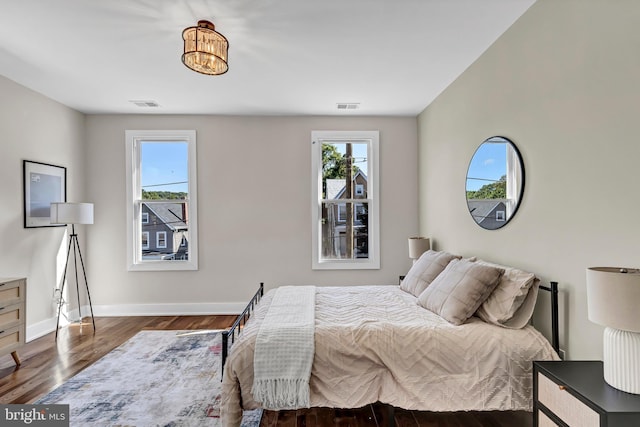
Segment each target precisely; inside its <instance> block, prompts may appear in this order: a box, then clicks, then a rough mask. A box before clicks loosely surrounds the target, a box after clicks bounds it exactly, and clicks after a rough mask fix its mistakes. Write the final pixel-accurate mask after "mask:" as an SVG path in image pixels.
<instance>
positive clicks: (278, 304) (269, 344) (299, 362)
mask: <svg viewBox="0 0 640 427" xmlns="http://www.w3.org/2000/svg"><path fill="white" fill-rule="evenodd" d="M315 296H316V288H315V286H283V287H280V288H277V289H276V293H275V295H274V297H273V301H272V303H271V306H270V307H269V311H268V312H267V314H266V316H265V318H264V322H263V323H262V325H261V326H260V330H259V331H258V336H257V338H256V348H255V353H254V357H253V364H254V379H253V389H252V391H251V392H252V394H253V398H254V399H255V400H256V401H257V402H261V403H262V406H263V407H264V408H266V409H297V408H309V407H310V406H311V405H310V403H309V402H310V400H309V377H310V376H311V365H312V363H313V354H314V351H315V346H314V329H315V299H316V298H315Z"/></svg>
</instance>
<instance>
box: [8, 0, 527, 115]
mask: <svg viewBox="0 0 640 427" xmlns="http://www.w3.org/2000/svg"><path fill="white" fill-rule="evenodd" d="M534 2H535V0H55V1H53V0H0V75H3V76H5V77H8V78H9V79H11V80H14V81H16V82H18V83H20V84H22V85H24V86H26V87H28V88H31V89H33V90H34V91H36V92H39V93H42V94H44V95H46V96H48V97H50V98H53V99H54V100H56V101H59V102H60V103H62V104H65V105H67V106H69V107H71V108H74V109H76V110H79V111H82V112H85V113H160V114H242V115H331V114H341V115H409V116H415V115H417V114H419V113H420V112H421V111H422V110H423V109H424V108H425V107H426V106H427V105H428V104H429V103H430V102H431V101H433V100H434V99H435V98H436V97H437V96H438V94H440V93H441V92H442V91H443V90H444V89H445V88H446V87H447V86H448V85H449V84H450V83H451V82H453V81H454V80H455V79H456V78H457V77H458V76H459V75H460V74H461V73H462V72H463V71H464V70H465V69H466V68H467V67H468V66H469V65H471V63H473V61H475V60H476V59H477V58H478V57H479V56H480V55H481V54H482V53H483V52H484V51H485V50H486V49H487V48H488V47H489V46H490V45H491V44H492V43H493V42H494V41H495V40H496V39H497V38H498V37H499V36H500V35H501V34H502V33H503V32H504V31H505V30H506V29H507V28H508V27H509V26H511V25H512V24H513V22H515V20H516V19H518V17H520V16H521V15H522V14H523V13H524V12H525V11H526V10H527V9H528V8H529V7H530V6H531V5H532V4H533V3H534ZM200 19H207V20H210V21H212V22H213V23H214V24H215V26H216V30H217V31H219V32H220V33H222V34H223V35H224V36H225V37H227V39H228V40H229V45H230V47H229V71H228V72H227V73H226V74H224V75H221V76H206V75H201V74H198V73H196V72H193V71H191V70H189V69H188V68H186V67H185V66H184V65H183V64H182V62H181V61H180V56H181V54H182V48H183V46H182V43H183V42H182V30H183V29H184V28H185V27H189V26H194V25H196V23H197V21H198V20H200ZM132 100H153V101H156V102H157V103H158V104H159V105H160V106H159V107H157V108H140V107H137V106H135V105H134V104H133V103H131V102H130V101H132ZM345 102H349V103H359V104H360V105H359V107H360V108H359V109H357V110H346V111H345V110H338V109H337V107H336V104H338V103H345Z"/></svg>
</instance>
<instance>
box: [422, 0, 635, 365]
mask: <svg viewBox="0 0 640 427" xmlns="http://www.w3.org/2000/svg"><path fill="white" fill-rule="evenodd" d="M638 22H640V3H638V2H637V1H632V0H616V1H605V0H588V1H585V0H563V1H553V0H539V1H538V2H537V3H535V4H534V5H533V6H532V7H531V8H530V9H529V10H528V11H527V12H526V13H525V14H524V15H523V16H522V17H521V18H520V19H519V20H518V21H517V22H516V23H515V24H514V25H513V26H512V27H511V28H510V29H509V30H508V31H507V32H506V33H505V34H504V35H503V36H502V37H500V38H499V39H498V40H497V41H496V42H495V43H494V45H493V46H492V47H490V48H489V49H488V50H487V51H486V52H485V53H484V54H483V55H482V56H481V57H480V58H479V59H478V60H477V61H476V62H475V63H474V64H473V65H472V66H471V67H469V68H468V69H467V71H466V72H465V73H463V74H462V75H461V76H460V77H459V78H458V79H457V80H456V81H455V82H454V83H453V84H451V85H450V87H449V88H447V89H446V90H445V91H444V92H443V93H442V94H441V95H440V96H439V97H438V98H437V99H436V101H435V102H433V103H432V104H431V105H430V106H429V107H428V108H426V109H425V110H424V112H423V113H422V114H420V116H419V118H418V121H419V179H418V182H419V185H420V188H419V193H420V230H421V234H423V235H427V236H430V237H431V238H432V239H433V241H434V244H435V246H436V247H438V248H440V249H446V250H449V251H452V252H456V253H460V254H462V255H465V256H469V255H477V256H480V257H482V258H486V259H487V260H491V261H496V262H501V263H505V264H509V265H513V266H517V267H521V268H524V269H528V270H530V271H533V272H535V273H536V274H538V275H539V276H540V277H541V278H542V279H544V280H546V281H548V280H557V281H558V282H559V283H560V287H561V290H562V295H561V309H560V314H561V346H562V347H564V348H566V349H567V351H568V357H570V358H574V359H577V358H581V359H582V358H600V357H601V355H602V350H601V347H602V327H600V326H598V325H595V324H593V323H591V322H590V321H589V320H588V319H587V296H586V291H585V269H586V268H587V267H590V266H626V267H638V266H639V265H640V260H639V258H638V256H639V253H638V242H639V241H640V227H639V226H638V218H639V212H640V201H639V199H638V197H637V193H638V183H639V182H640V168H638V166H637V163H638V159H640V143H638V141H637V135H638V133H639V132H638V131H639V129H638V127H639V123H640V121H639V120H638V117H637V115H638V100H640V84H639V83H638V70H640V54H639V53H638V52H639V51H640V32H638V30H637V23H638ZM493 135H503V136H506V137H508V138H511V139H512V140H513V141H514V142H515V144H516V145H517V146H518V148H519V149H520V151H521V153H522V155H523V157H524V164H525V172H526V186H525V192H524V200H523V202H522V205H521V206H520V209H519V211H518V212H517V214H516V216H515V218H514V219H513V220H512V221H511V222H510V223H509V224H508V225H507V226H506V227H505V228H503V229H501V230H497V231H487V230H483V229H481V228H480V227H478V226H477V225H476V224H475V223H474V222H473V220H472V219H471V217H470V215H469V213H468V211H467V207H466V203H465V197H464V188H465V175H466V170H467V167H468V164H469V160H470V159H471V156H472V155H473V152H474V150H475V149H476V147H477V146H478V145H479V144H480V143H481V142H482V141H483V140H484V139H485V138H487V137H490V136H493ZM545 302H546V296H543V297H542V298H541V299H540V300H539V303H538V305H539V308H540V310H539V312H538V314H537V315H536V317H535V321H536V324H537V325H539V327H540V328H541V329H543V330H546V329H547V328H548V323H549V322H548V320H547V318H546V311H545V310H544V308H545V304H544V303H545Z"/></svg>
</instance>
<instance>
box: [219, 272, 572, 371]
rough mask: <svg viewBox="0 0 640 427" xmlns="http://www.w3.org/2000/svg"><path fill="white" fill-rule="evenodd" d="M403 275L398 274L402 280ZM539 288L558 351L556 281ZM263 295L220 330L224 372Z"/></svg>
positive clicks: (258, 292)
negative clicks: (547, 295)
mask: <svg viewBox="0 0 640 427" xmlns="http://www.w3.org/2000/svg"><path fill="white" fill-rule="evenodd" d="M402 278H403V276H400V280H402ZM540 289H542V290H545V291H548V292H550V293H551V346H552V347H553V349H554V350H555V351H556V353H559V352H560V340H559V330H558V282H549V286H542V285H540ZM263 295H264V283H263V282H260V287H259V288H258V291H257V292H256V293H255V294H254V295H253V297H252V298H251V300H250V301H249V303H248V304H247V306H246V307H245V309H244V311H243V312H242V313H241V314H240V315H239V316H238V317H237V318H236V321H235V322H233V325H231V327H230V328H229V329H228V330H226V331H223V332H222V369H223V372H224V364H225V362H226V361H227V356H228V355H229V347H230V346H231V345H233V343H234V342H235V340H236V338H237V337H238V336H240V333H241V332H242V329H243V328H244V325H245V324H246V323H247V321H248V320H249V318H250V317H251V314H252V313H253V312H254V310H255V307H256V305H257V304H258V302H260V300H261V299H262V296H263Z"/></svg>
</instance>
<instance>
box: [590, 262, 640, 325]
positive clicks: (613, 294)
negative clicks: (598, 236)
mask: <svg viewBox="0 0 640 427" xmlns="http://www.w3.org/2000/svg"><path fill="white" fill-rule="evenodd" d="M621 270H622V271H627V272H626V273H621V272H620V271H621ZM587 306H588V309H589V320H591V321H592V322H593V323H597V324H599V325H603V326H608V327H610V328H616V329H621V330H623V331H631V332H640V270H636V269H633V268H617V267H591V268H589V269H587Z"/></svg>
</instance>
